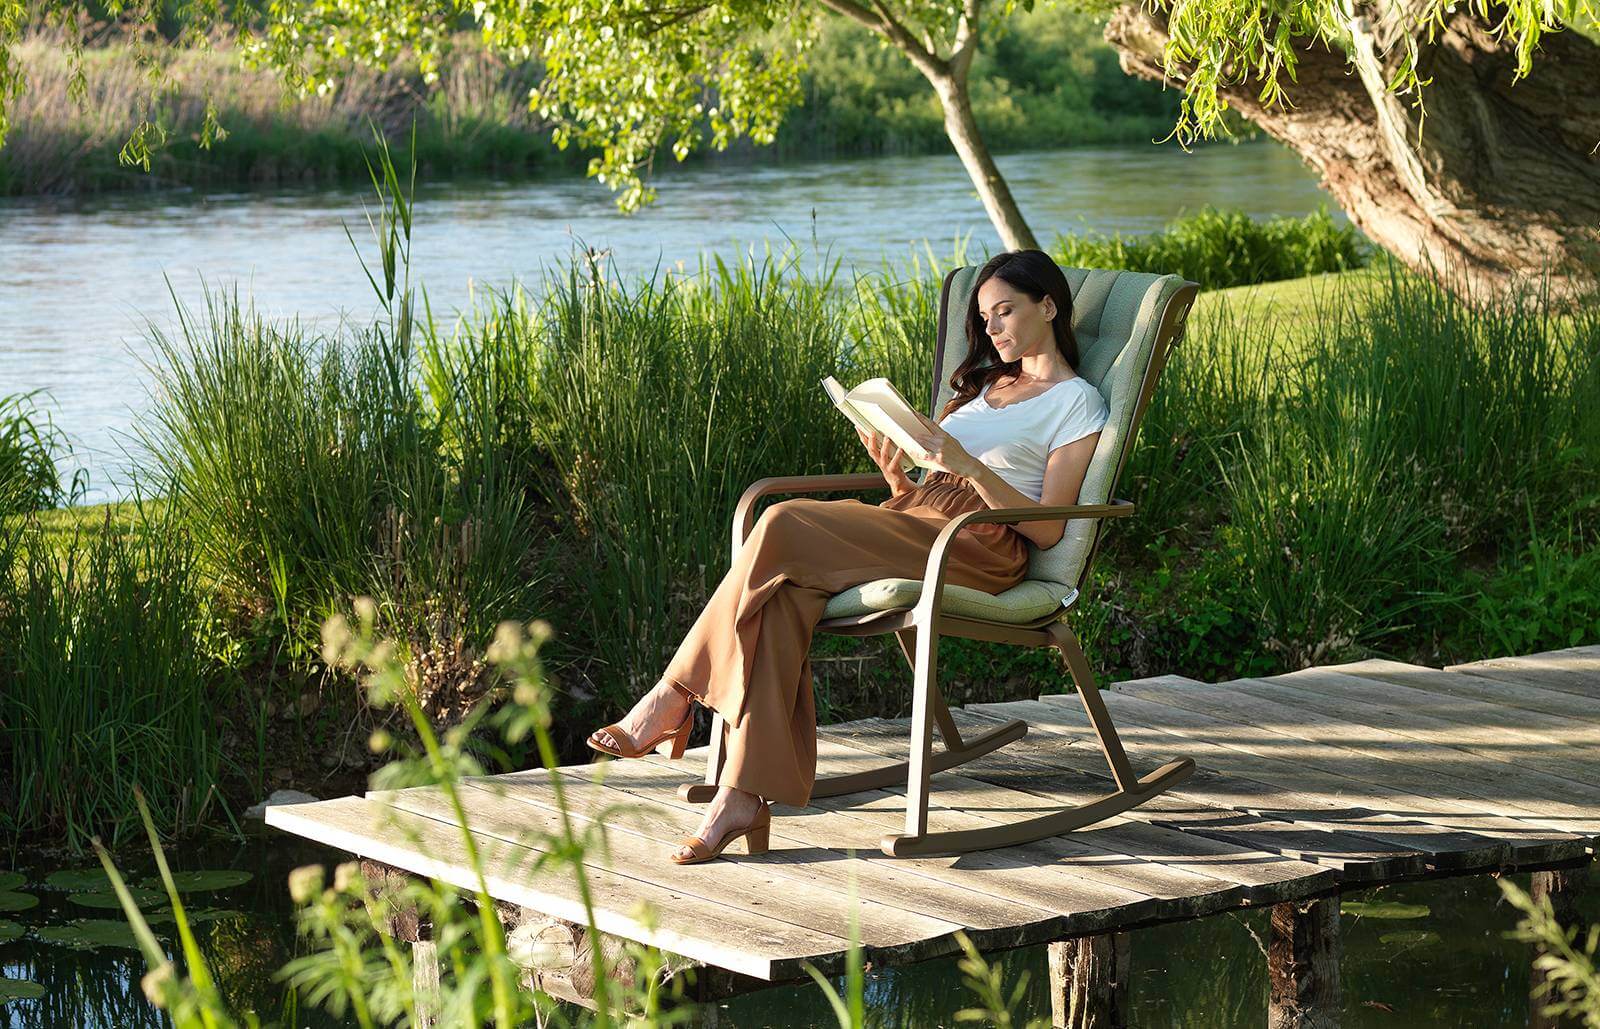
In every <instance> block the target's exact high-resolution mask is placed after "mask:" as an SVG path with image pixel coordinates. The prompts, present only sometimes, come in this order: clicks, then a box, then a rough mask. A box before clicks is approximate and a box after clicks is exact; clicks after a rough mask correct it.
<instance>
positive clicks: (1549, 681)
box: [1445, 647, 1600, 701]
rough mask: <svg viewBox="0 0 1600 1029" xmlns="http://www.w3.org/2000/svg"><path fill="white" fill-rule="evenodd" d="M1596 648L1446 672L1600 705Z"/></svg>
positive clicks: (1599, 661)
mask: <svg viewBox="0 0 1600 1029" xmlns="http://www.w3.org/2000/svg"><path fill="white" fill-rule="evenodd" d="M1596 650H1600V648H1594V647H1572V648H1569V649H1567V650H1552V651H1547V652H1545V653H1543V654H1529V655H1527V656H1526V657H1496V658H1490V659H1489V660H1487V661H1474V662H1472V663H1470V664H1464V665H1446V666H1445V671H1447V672H1465V673H1466V674H1468V675H1478V676H1482V677H1484V678H1488V679H1499V680H1501V681H1502V682H1509V683H1513V684H1518V683H1528V684H1531V685H1534V686H1543V687H1544V688H1546V689H1551V690H1557V691H1559V692H1562V693H1571V694H1573V695H1574V696H1579V697H1586V698H1588V699H1590V700H1593V701H1600V656H1596V653H1595V652H1596Z"/></svg>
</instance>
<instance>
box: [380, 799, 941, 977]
mask: <svg viewBox="0 0 1600 1029" xmlns="http://www.w3.org/2000/svg"><path fill="white" fill-rule="evenodd" d="M528 788H529V787H527V786H524V785H516V784H506V785H505V786H504V787H503V789H504V791H505V792H501V793H496V792H495V790H494V787H493V786H489V785H483V784H480V785H477V786H470V787H468V788H467V789H464V790H462V791H460V798H461V804H462V809H463V810H464V811H465V812H466V815H467V824H469V825H470V826H471V827H472V831H473V833H474V834H475V835H479V836H484V835H487V836H493V837H495V838H496V839H501V840H505V841H506V842H508V843H519V844H523V845H525V846H532V847H535V848H539V847H540V844H539V842H538V840H539V838H541V837H543V836H544V835H545V834H559V833H560V831H561V816H560V814H559V813H558V812H556V811H551V810H545V809H541V808H538V807H533V806H530V805H527V804H521V803H518V802H517V800H515V799H512V798H511V797H510V796H509V795H508V794H509V793H512V792H516V791H520V790H524V789H528ZM367 799H368V800H372V801H375V802H376V803H379V804H385V805H387V806H389V807H395V808H399V809H401V810H403V811H410V812H412V813H413V814H418V815H423V816H425V817H428V818H433V819H437V820H440V821H447V822H448V821H451V820H452V809H451V807H450V802H449V799H448V798H447V797H446V796H445V795H444V794H443V793H442V792H441V791H439V790H437V789H434V788H431V787H424V788H419V789H409V790H394V791H383V792H376V793H368V794H367ZM651 807H653V805H650V804H649V803H648V802H646V801H639V802H638V804H637V805H636V806H635V809H634V810H633V811H632V812H631V814H632V817H628V816H626V815H619V817H616V818H612V819H607V820H605V821H604V822H603V823H602V824H604V825H605V826H606V827H607V828H608V830H611V831H608V832H607V833H606V847H605V849H604V851H600V850H598V849H597V850H595V851H594V852H591V853H590V854H588V855H586V856H585V862H584V863H585V866H586V867H588V868H591V869H602V870H605V871H609V872H614V873H616V874H617V875H620V876H623V877H625V878H628V879H635V880H640V881H642V882H645V883H650V884H652V885H656V886H662V887H665V888H667V889H670V890H674V891H677V892H679V893H682V894H684V895H685V896H691V897H699V898H700V899H702V900H706V901H710V902H712V903H717V904H721V903H725V902H726V900H727V899H728V898H729V897H733V896H737V897H748V898H755V899H753V900H751V901H750V903H749V904H748V905H747V906H748V907H749V908H750V909H751V910H755V911H759V912H760V913H761V914H763V915H766V916H767V917H768V918H772V919H775V920H777V921H780V922H787V923H789V924H790V925H796V926H801V927H803V928H807V929H815V930H816V931H818V932H823V933H828V934H829V935H839V930H840V928H841V927H843V926H848V925H849V924H850V903H849V900H848V898H847V896H846V895H844V894H842V893H835V892H833V891H830V890H823V889H818V888H817V886H816V885H815V884H812V883H807V882H805V881H804V880H801V879H797V878H795V877H794V876H792V875H785V874H783V873H782V872H781V871H777V872H776V874H775V869H776V868H777V867H778V866H774V865H772V864H771V863H766V862H754V863H750V862H746V861H743V860H741V861H728V862H724V863H723V864H722V865H719V866H717V867H716V868H708V867H707V866H705V865H678V864H674V863H673V862H671V861H669V860H668V859H667V854H668V853H669V852H670V851H671V849H672V847H671V846H670V845H669V844H668V843H666V842H665V841H664V840H662V839H661V838H660V837H659V836H657V837H651V836H650V835H649V830H648V826H649V825H650V824H651V822H652V821H653V819H652V817H651V815H652V812H651V810H650V809H651ZM641 830H642V831H641ZM579 831H580V832H581V831H582V830H581V829H580V830H579ZM530 835H531V836H532V840H530ZM540 849H542V848H540ZM858 904H859V908H858V915H859V918H858V923H859V925H860V932H861V943H862V946H863V947H866V948H870V949H871V950H873V951H874V952H877V953H878V954H879V955H880V959H881V960H884V961H898V962H905V961H920V960H922V959H924V958H927V957H933V956H936V955H938V954H943V953H949V952H951V951H953V950H955V949H957V948H956V947H955V944H954V941H953V940H951V939H950V938H949V937H950V934H951V933H953V932H955V931H956V930H957V929H959V928H961V926H959V925H957V924H956V923H953V922H947V921H945V920H943V919H938V918H930V917H929V916H927V915H920V914H914V913H912V912H909V911H902V910H900V909H898V908H894V907H889V906H887V905H884V904H879V903H877V902H876V901H873V900H870V899H867V898H859V899H858ZM939 941H943V942H942V944H941V943H940V942H939Z"/></svg>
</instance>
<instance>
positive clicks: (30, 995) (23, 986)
mask: <svg viewBox="0 0 1600 1029" xmlns="http://www.w3.org/2000/svg"><path fill="white" fill-rule="evenodd" d="M43 996H44V987H43V986H40V985H39V984H38V983H36V982H34V981H33V980H31V979H8V978H5V977H4V976H0V1004H6V1003H9V1002H10V1001H13V1000H38V999H39V998H40V997H43Z"/></svg>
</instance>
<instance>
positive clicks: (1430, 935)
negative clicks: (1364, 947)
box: [1378, 929, 1439, 947]
mask: <svg viewBox="0 0 1600 1029" xmlns="http://www.w3.org/2000/svg"><path fill="white" fill-rule="evenodd" d="M1438 939H1439V934H1438V933H1436V932H1430V931H1428V930H1426V929H1413V930H1409V931H1407V932H1399V933H1384V934H1383V935H1382V936H1380V937H1378V942H1379V943H1387V944H1391V945H1401V944H1403V945H1405V946H1409V947H1416V946H1420V945H1422V944H1424V943H1433V942H1435V941H1436V940H1438Z"/></svg>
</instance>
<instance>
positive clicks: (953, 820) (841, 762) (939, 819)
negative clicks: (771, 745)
mask: <svg viewBox="0 0 1600 1029" xmlns="http://www.w3.org/2000/svg"><path fill="white" fill-rule="evenodd" d="M817 755H818V764H819V769H822V768H825V769H826V771H827V772H828V773H848V772H855V771H861V770H864V769H866V768H869V767H873V766H875V765H877V764H881V761H880V760H879V759H877V758H875V757H873V756H872V755H870V754H864V753H862V752H860V751H854V750H851V749H849V748H844V747H839V746H837V745H834V744H830V743H829V742H827V741H826V740H819V741H818V745H817ZM647 760H650V761H652V762H656V763H666V761H667V759H665V758H660V757H653V758H649V759H647ZM943 775H948V773H944V774H943ZM943 775H941V781H943ZM960 785H969V786H970V785H972V783H970V781H969V782H968V783H965V784H960ZM942 788H943V787H942V786H941V789H942ZM775 810H776V809H775ZM788 810H789V811H794V810H795V809H793V808H789V809H788ZM812 810H820V811H827V812H832V813H834V814H838V815H843V816H845V817H847V818H849V819H850V820H852V821H855V822H856V823H857V824H858V825H862V824H864V825H865V826H867V827H871V828H873V829H875V830H877V831H876V832H874V833H873V834H872V837H873V840H874V846H876V840H877V838H878V837H880V836H881V835H882V834H883V833H884V832H899V831H900V830H901V828H902V827H903V826H904V816H905V797H904V795H903V792H898V791H896V792H891V791H886V790H868V791H863V792H860V793H853V794H850V795H849V796H847V797H827V798H820V799H814V800H813V801H812V804H811V807H808V808H805V809H803V811H804V812H805V813H807V814H808V815H809V812H811V811H812ZM897 812H898V813H897ZM996 821H997V819H994V818H985V817H982V816H979V815H972V814H968V813H966V812H963V811H956V810H950V809H947V808H941V807H938V806H934V807H933V808H931V809H930V811H929V815H928V828H929V829H930V830H932V831H946V830H955V829H973V828H982V827H986V826H989V825H993V824H995V822H996ZM774 824H776V822H775V823H774ZM891 860H895V861H903V860H905V859H903V858H894V859H891ZM919 860H929V861H935V862H942V863H944V865H945V867H946V868H949V869H959V870H960V871H961V872H963V873H966V872H974V871H978V870H982V871H983V872H984V873H985V874H986V875H999V876H1003V877H1005V878H1007V879H1009V880H1010V881H1011V883H1012V884H1013V886H1014V888H1016V889H1018V890H1020V891H1022V895H1023V896H1030V895H1031V896H1033V897H1035V898H1037V900H1038V902H1043V901H1044V900H1045V898H1049V901H1050V903H1052V904H1053V905H1056V906H1063V907H1067V908H1068V909H1069V910H1068V912H1066V913H1075V911H1076V909H1077V908H1078V907H1079V905H1085V906H1087V907H1088V908H1090V909H1093V908H1097V907H1100V906H1107V907H1111V908H1113V909H1115V910H1116V920H1115V921H1114V922H1113V923H1112V924H1116V925H1120V924H1127V923H1132V922H1141V921H1150V920H1159V919H1162V918H1166V917H1172V916H1171V915H1169V914H1166V913H1164V911H1162V910H1158V909H1162V908H1163V905H1164V904H1165V905H1166V906H1167V907H1171V906H1172V904H1171V903H1170V902H1173V901H1177V900H1181V899H1182V898H1183V897H1184V896H1186V895H1191V894H1193V893H1196V892H1200V891H1198V890H1197V889H1196V888H1197V887H1199V886H1200V885H1201V884H1198V883H1195V882H1192V881H1184V882H1182V883H1181V884H1180V883H1175V882H1171V881H1165V882H1157V883H1156V884H1155V885H1152V884H1151V883H1149V882H1146V883H1135V884H1130V878H1129V876H1128V874H1127V872H1126V871H1125V870H1123V869H1121V868H1120V867H1118V866H1120V865H1122V864H1126V863H1127V859H1126V857H1125V855H1118V854H1109V853H1107V852H1105V851H1102V850H1100V849H1099V848H1096V847H1086V846H1081V845H1078V844H1069V845H1064V846H1063V845H1061V844H1060V842H1059V841H1050V840H1046V841H1039V842H1037V843H1033V844H1029V845H1028V846H1025V847H1007V848H1005V849H1000V850H984V851H973V852H971V853H968V854H962V855H959V856H949V857H939V858H926V859H919ZM1151 878H1152V879H1156V878H1157V875H1156V873H1155V872H1152V873H1151ZM1222 885H1225V884H1222ZM1141 886H1142V887H1143V888H1140V887H1141ZM1179 906H1181V905H1179ZM1063 935H1066V934H1063Z"/></svg>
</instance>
